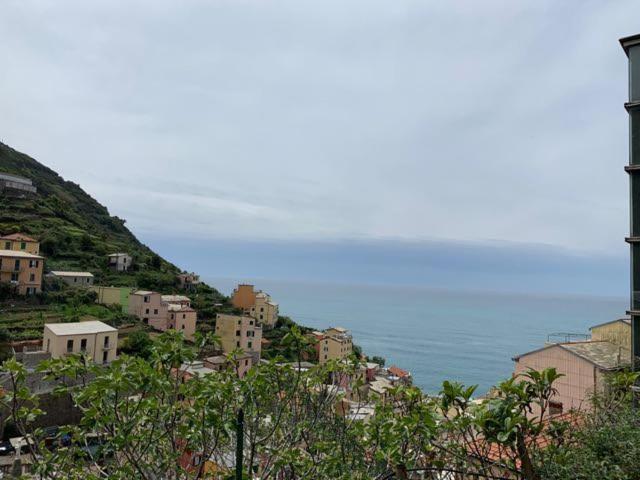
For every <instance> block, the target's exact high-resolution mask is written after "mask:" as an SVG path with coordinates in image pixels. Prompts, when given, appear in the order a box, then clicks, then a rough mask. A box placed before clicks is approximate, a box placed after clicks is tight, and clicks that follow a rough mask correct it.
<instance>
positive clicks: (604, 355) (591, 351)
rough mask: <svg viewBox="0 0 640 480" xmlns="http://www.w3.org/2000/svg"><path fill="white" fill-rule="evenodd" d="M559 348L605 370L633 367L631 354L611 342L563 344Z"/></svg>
mask: <svg viewBox="0 0 640 480" xmlns="http://www.w3.org/2000/svg"><path fill="white" fill-rule="evenodd" d="M559 346H560V348H562V349H564V350H567V351H569V352H571V353H574V354H575V355H578V356H579V357H581V358H584V359H585V360H587V361H589V362H591V363H593V364H594V365H596V366H597V367H599V368H601V369H603V370H614V369H617V368H621V367H626V366H629V365H631V352H630V351H629V350H628V349H626V348H624V347H620V346H618V345H614V344H613V343H610V342H575V343H563V344H560V345H559Z"/></svg>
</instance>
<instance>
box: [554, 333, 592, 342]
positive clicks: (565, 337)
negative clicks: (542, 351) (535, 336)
mask: <svg viewBox="0 0 640 480" xmlns="http://www.w3.org/2000/svg"><path fill="white" fill-rule="evenodd" d="M589 340H591V335H590V334H588V333H574V332H555V333H550V334H549V335H547V343H574V342H588V341H589Z"/></svg>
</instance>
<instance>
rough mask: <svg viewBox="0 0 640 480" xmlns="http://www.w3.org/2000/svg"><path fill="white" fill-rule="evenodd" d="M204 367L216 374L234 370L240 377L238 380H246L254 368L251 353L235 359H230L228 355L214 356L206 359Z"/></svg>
mask: <svg viewBox="0 0 640 480" xmlns="http://www.w3.org/2000/svg"><path fill="white" fill-rule="evenodd" d="M204 365H205V366H206V367H209V368H211V369H212V370H215V371H216V372H223V371H225V370H233V371H235V373H236V375H238V378H244V376H245V375H246V374H247V372H248V371H249V370H250V369H251V367H252V366H253V356H252V355H251V354H250V353H241V354H239V355H235V356H234V357H233V358H229V357H227V356H226V355H214V356H212V357H207V358H205V359H204Z"/></svg>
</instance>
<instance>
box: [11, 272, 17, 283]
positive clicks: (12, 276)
mask: <svg viewBox="0 0 640 480" xmlns="http://www.w3.org/2000/svg"><path fill="white" fill-rule="evenodd" d="M11 281H12V282H17V281H18V274H17V273H15V272H13V273H12V274H11Z"/></svg>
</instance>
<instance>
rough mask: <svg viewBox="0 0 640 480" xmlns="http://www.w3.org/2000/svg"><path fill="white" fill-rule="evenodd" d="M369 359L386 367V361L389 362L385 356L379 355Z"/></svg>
mask: <svg viewBox="0 0 640 480" xmlns="http://www.w3.org/2000/svg"><path fill="white" fill-rule="evenodd" d="M369 360H370V361H371V362H373V363H377V364H378V365H380V366H381V367H384V365H385V363H387V360H386V359H385V358H384V357H380V356H378V355H374V356H373V357H371V358H370V359H369Z"/></svg>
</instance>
